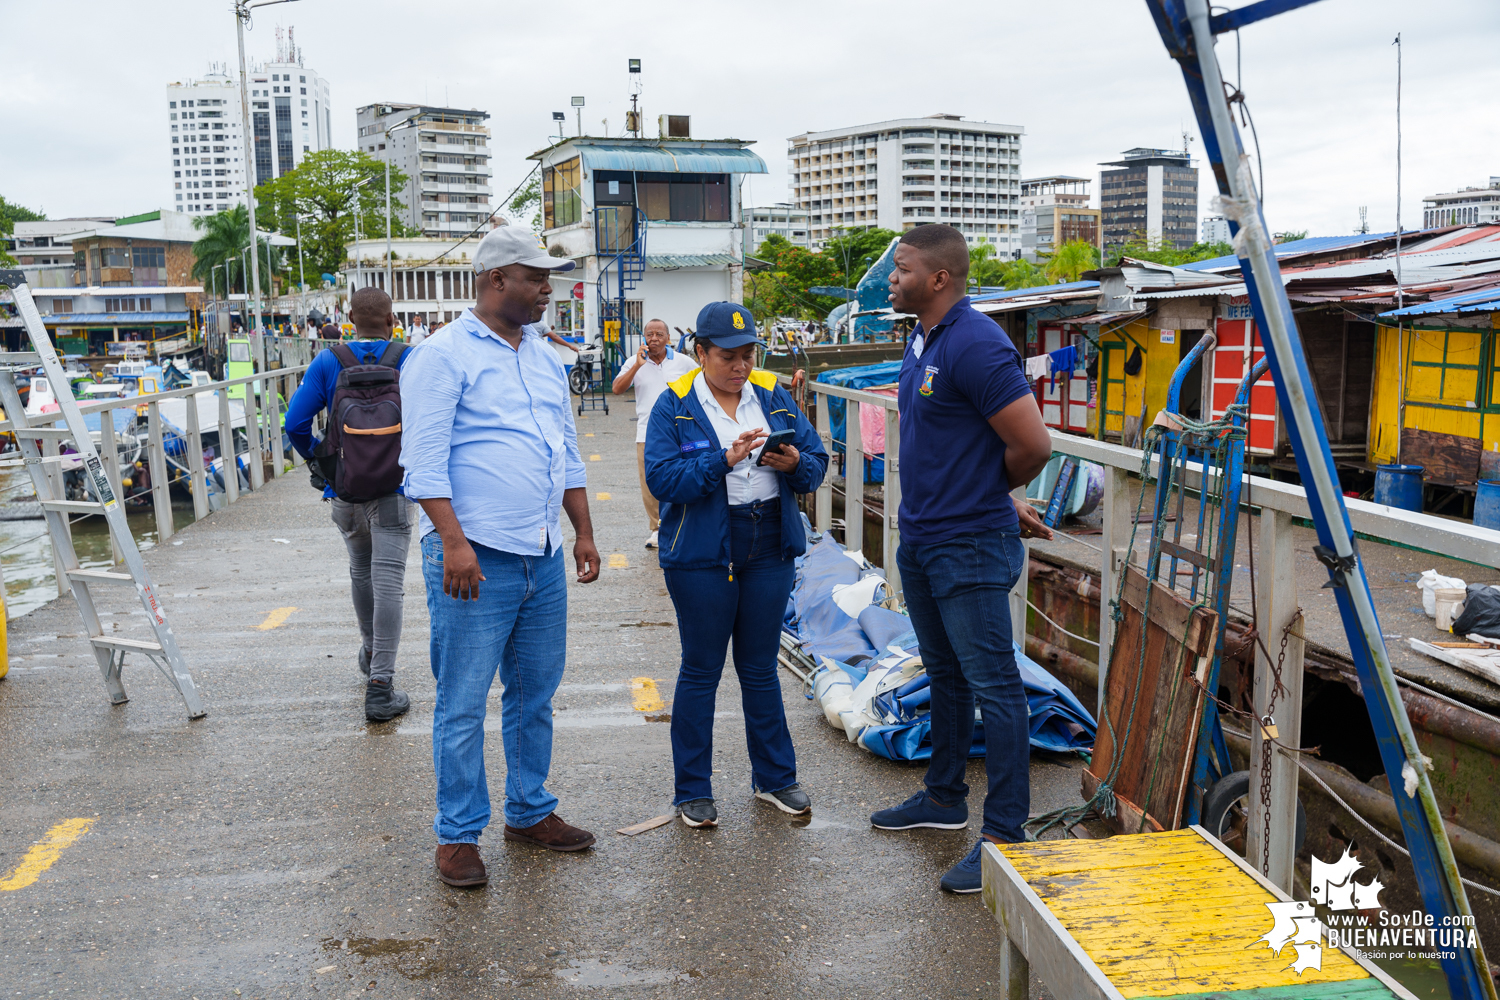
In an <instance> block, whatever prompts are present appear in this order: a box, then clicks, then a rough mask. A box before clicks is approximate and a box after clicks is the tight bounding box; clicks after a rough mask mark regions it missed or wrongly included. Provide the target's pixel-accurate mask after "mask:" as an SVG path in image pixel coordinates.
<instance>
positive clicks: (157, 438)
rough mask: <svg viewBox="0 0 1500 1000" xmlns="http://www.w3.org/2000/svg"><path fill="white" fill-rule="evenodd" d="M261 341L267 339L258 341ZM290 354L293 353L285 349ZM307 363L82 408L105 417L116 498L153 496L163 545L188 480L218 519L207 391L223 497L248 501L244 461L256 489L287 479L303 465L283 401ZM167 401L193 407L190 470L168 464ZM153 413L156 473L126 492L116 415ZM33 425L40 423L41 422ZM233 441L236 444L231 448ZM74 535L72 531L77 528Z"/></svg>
mask: <svg viewBox="0 0 1500 1000" xmlns="http://www.w3.org/2000/svg"><path fill="white" fill-rule="evenodd" d="M258 339H259V338H258ZM263 339H264V340H265V341H267V342H273V341H279V342H289V343H291V342H295V339H294V338H291V337H267V338H263ZM302 343H306V344H314V343H316V342H315V341H302ZM262 348H263V349H264V351H265V353H269V354H271V355H272V356H273V357H276V358H277V359H278V363H279V357H280V355H281V353H282V350H283V347H282V345H281V344H276V343H269V344H268V345H262ZM285 349H286V350H287V351H288V352H290V351H291V350H292V348H289V347H288V348H285ZM307 368H308V366H307V365H306V364H299V365H295V366H284V367H277V368H274V369H270V370H267V371H262V372H261V373H260V374H257V375H247V376H245V377H243V378H235V379H228V380H225V381H220V382H209V383H207V384H205V385H194V386H184V387H182V388H180V389H168V390H166V391H165V392H153V393H147V394H145V395H140V396H123V397H119V398H115V399H107V400H101V401H99V402H89V403H80V404H79V406H78V409H79V410H80V411H82V412H83V413H84V414H90V413H97V414H99V415H100V418H99V452H100V454H101V455H103V456H107V458H106V461H105V462H104V467H105V474H106V475H107V476H108V477H109V481H110V486H111V487H113V489H114V491H115V495H116V496H119V497H122V498H124V499H125V500H127V501H129V500H133V499H137V498H139V497H142V496H145V495H146V494H148V493H149V494H150V496H151V502H152V509H153V513H154V514H155V518H156V538H157V544H161V543H163V542H165V541H166V540H167V539H169V538H171V537H172V535H173V532H174V525H173V522H172V498H171V493H170V490H171V487H172V485H173V484H174V483H178V482H185V483H186V484H187V487H188V490H189V492H190V493H191V494H192V498H193V519H194V520H195V521H196V520H202V519H203V518H205V517H207V516H208V515H209V513H210V503H209V489H208V476H209V469H208V464H207V463H206V462H205V461H204V455H203V432H204V430H205V428H204V427H203V426H202V422H201V417H200V416H199V412H198V397H199V396H201V395H203V394H204V393H212V394H215V395H217V396H218V420H217V422H216V426H215V427H213V428H211V429H216V430H217V431H218V435H219V442H220V446H219V451H220V454H221V455H223V457H224V476H223V478H224V486H223V499H224V503H225V504H226V505H228V504H232V503H235V502H236V501H238V500H239V497H240V483H239V462H240V460H241V459H244V461H245V465H246V470H245V471H246V475H247V479H248V481H249V484H250V489H251V490H252V491H253V490H258V489H260V488H261V487H262V486H264V485H265V479H266V475H267V474H268V473H269V475H270V476H271V477H272V478H276V477H279V476H281V475H282V474H283V473H284V472H286V471H287V469H288V458H289V457H290V461H291V466H292V467H296V466H297V465H301V464H302V459H301V457H300V456H299V455H298V454H297V453H296V451H295V450H293V451H292V454H291V455H290V456H288V455H287V454H286V449H285V448H284V447H283V445H282V441H281V437H282V430H281V422H282V421H281V415H282V399H283V398H285V399H286V400H290V399H291V398H292V394H293V393H295V392H296V391H297V387H298V385H300V384H301V381H302V374H303V373H304V372H305V371H307ZM234 386H247V387H248V388H246V389H245V390H243V393H242V397H236V398H242V401H243V403H244V408H245V417H244V432H245V448H244V450H240V448H239V447H238V445H237V444H235V438H234V431H235V428H234V426H233V425H234V419H233V415H232V410H231V407H230V398H231V397H230V392H229V390H230V389H231V388H232V387H234ZM167 399H184V400H186V401H187V405H186V407H185V410H186V416H185V418H184V424H185V426H184V427H182V428H181V431H182V442H183V449H182V450H183V453H184V458H185V461H184V463H183V464H184V465H185V467H186V468H185V470H183V471H181V472H177V473H176V474H173V473H171V472H170V471H169V470H170V469H171V463H169V462H168V460H167V449H166V444H167V437H168V435H167V433H166V431H165V430H164V425H163V421H162V416H161V402H162V400H167ZM141 406H144V407H145V408H146V438H147V440H146V443H145V446H144V448H143V450H144V452H145V462H146V468H147V470H148V471H149V475H150V481H151V482H150V485H149V486H148V487H146V488H144V489H140V490H133V491H132V492H128V493H127V492H126V491H125V490H124V489H123V488H122V483H121V479H122V477H121V475H120V462H119V458H118V455H119V447H118V444H117V443H116V440H115V435H116V434H117V433H118V432H117V430H116V428H115V423H114V418H113V414H112V412H111V411H114V410H119V409H123V408H129V409H132V410H134V409H135V408H137V407H141ZM32 422H33V424H35V423H36V422H37V421H36V419H35V418H33V421H32ZM11 429H12V425H11V423H10V421H9V420H6V421H0V433H5V432H9V431H10V430H11ZM225 442H228V444H227V445H226V444H225ZM45 444H46V446H47V447H49V448H56V447H57V444H58V442H56V441H47V442H46V443H45ZM70 530H71V529H70ZM59 579H60V581H61V583H60V586H62V587H66V586H67V584H66V581H65V580H62V578H59Z"/></svg>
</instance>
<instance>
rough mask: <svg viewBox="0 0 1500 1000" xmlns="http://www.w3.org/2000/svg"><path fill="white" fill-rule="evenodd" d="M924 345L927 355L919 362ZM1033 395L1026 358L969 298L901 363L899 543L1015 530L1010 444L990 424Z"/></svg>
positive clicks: (919, 338)
mask: <svg viewBox="0 0 1500 1000" xmlns="http://www.w3.org/2000/svg"><path fill="white" fill-rule="evenodd" d="M919 345H920V350H921V353H920V355H919V354H918V347H919ZM1030 392H1031V386H1030V384H1029V383H1028V382H1027V381H1026V371H1025V368H1024V366H1023V364H1022V362H1021V354H1020V352H1019V351H1017V350H1016V348H1015V345H1013V344H1012V343H1011V342H1010V337H1009V335H1007V334H1006V332H1005V331H1004V330H1002V329H1000V327H999V325H997V324H996V323H995V321H994V320H992V319H990V318H989V317H987V316H985V315H984V314H983V313H980V312H978V311H976V310H975V309H974V308H973V307H972V306H970V305H969V299H968V297H967V296H965V297H964V298H963V299H961V300H960V301H959V302H958V303H957V304H955V305H954V307H953V308H952V309H950V310H948V313H947V315H945V316H944V317H943V320H942V322H941V323H939V324H938V325H937V326H935V327H933V328H932V330H931V331H924V330H923V329H922V326H921V324H920V323H919V324H917V328H916V330H914V331H913V332H912V335H911V339H910V340H909V341H908V343H907V347H906V356H905V357H904V358H903V359H902V361H901V387H900V391H899V394H898V397H897V398H898V401H899V402H900V405H901V463H900V464H901V514H900V526H901V540H902V541H903V542H910V543H912V544H915V545H931V544H934V543H936V542H945V541H948V540H949V539H951V538H956V537H958V536H959V535H973V534H978V533H979V532H982V531H993V530H995V529H1003V530H1009V531H1015V530H1018V529H1019V527H1020V525H1019V522H1018V521H1017V519H1016V511H1015V506H1014V505H1013V504H1012V503H1011V499H1010V490H1011V484H1010V479H1009V477H1007V476H1006V474H1005V442H1004V441H1002V440H1001V439H1000V436H999V435H998V434H996V433H995V431H994V428H992V427H990V425H989V418H990V417H993V416H994V415H995V414H996V413H999V412H1000V411H1001V410H1003V409H1004V408H1005V407H1006V406H1009V405H1010V404H1011V403H1014V402H1015V401H1016V400H1018V399H1020V398H1021V397H1022V396H1025V395H1027V394H1029V393H1030Z"/></svg>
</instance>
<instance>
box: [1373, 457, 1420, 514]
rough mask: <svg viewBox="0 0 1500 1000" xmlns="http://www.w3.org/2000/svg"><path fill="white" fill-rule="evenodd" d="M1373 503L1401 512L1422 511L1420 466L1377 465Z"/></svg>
mask: <svg viewBox="0 0 1500 1000" xmlns="http://www.w3.org/2000/svg"><path fill="white" fill-rule="evenodd" d="M1375 502H1376V503H1383V504H1386V505H1387V506H1390V507H1400V508H1401V509H1402V510H1414V511H1418V512H1420V511H1421V510H1422V467H1421V466H1420V465H1377V466H1376V467H1375Z"/></svg>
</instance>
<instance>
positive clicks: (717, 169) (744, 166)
mask: <svg viewBox="0 0 1500 1000" xmlns="http://www.w3.org/2000/svg"><path fill="white" fill-rule="evenodd" d="M578 153H579V155H580V156H582V157H583V165H584V166H585V167H588V168H589V169H590V170H641V171H649V172H652V173H674V174H765V173H770V171H768V170H767V169H766V162H765V161H764V160H762V159H761V158H760V157H759V156H757V155H756V154H755V153H753V152H751V151H750V150H748V149H736V148H734V147H732V146H709V147H706V148H705V147H702V146H694V145H690V144H688V143H677V142H673V143H664V144H662V145H660V146H645V145H637V144H631V145H628V146H627V145H613V144H603V143H600V144H597V145H596V144H593V143H590V144H588V145H579V146H578Z"/></svg>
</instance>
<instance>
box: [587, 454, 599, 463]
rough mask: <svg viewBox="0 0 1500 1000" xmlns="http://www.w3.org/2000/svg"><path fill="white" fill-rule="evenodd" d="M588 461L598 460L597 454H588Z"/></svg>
mask: <svg viewBox="0 0 1500 1000" xmlns="http://www.w3.org/2000/svg"><path fill="white" fill-rule="evenodd" d="M589 461H590V462H597V461H599V456H598V455H590V456H589Z"/></svg>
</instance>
